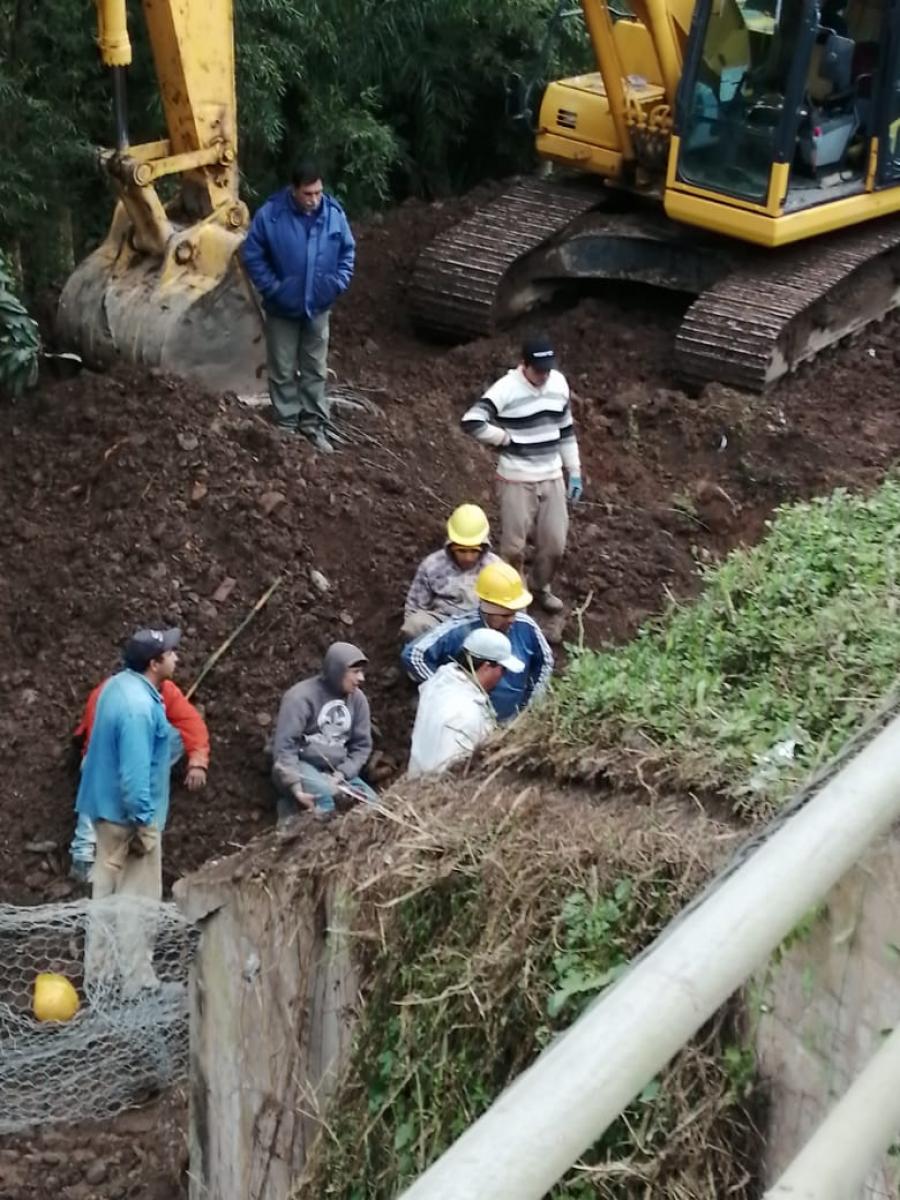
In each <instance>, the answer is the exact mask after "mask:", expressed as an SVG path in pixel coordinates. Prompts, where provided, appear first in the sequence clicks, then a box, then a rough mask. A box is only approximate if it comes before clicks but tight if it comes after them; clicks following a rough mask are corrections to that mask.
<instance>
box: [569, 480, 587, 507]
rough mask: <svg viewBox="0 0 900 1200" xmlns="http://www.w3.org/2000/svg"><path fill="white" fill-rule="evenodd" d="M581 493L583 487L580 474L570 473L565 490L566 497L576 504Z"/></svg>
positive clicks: (582, 492) (582, 493)
mask: <svg viewBox="0 0 900 1200" xmlns="http://www.w3.org/2000/svg"><path fill="white" fill-rule="evenodd" d="M583 495H584V487H583V485H582V482H581V476H580V475H570V476H569V486H568V488H567V490H566V499H567V500H570V501H571V502H572V503H573V504H577V503H578V501H579V500H580V499H581V497H582V496H583Z"/></svg>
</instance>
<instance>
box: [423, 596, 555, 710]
mask: <svg viewBox="0 0 900 1200" xmlns="http://www.w3.org/2000/svg"><path fill="white" fill-rule="evenodd" d="M481 628H487V625H486V623H485V620H484V618H483V617H482V615H481V611H480V609H477V608H476V609H473V610H472V611H471V612H468V613H462V614H460V616H458V617H451V618H450V620H449V621H444V623H443V624H442V625H436V626H435V628H434V629H430V630H429V631H428V632H427V633H423V634H422V636H421V637H420V638H416V640H415V641H414V642H409V643H408V645H406V646H404V648H403V653H402V655H401V657H402V659H403V665H404V667H405V668H406V673H407V674H408V675H409V677H410V679H412V680H414V681H415V682H416V683H424V682H425V680H426V679H430V678H431V676H432V675H433V674H434V673H435V671H436V670H437V669H438V667H440V666H443V664H444V663H447V662H450V661H451V660H453V659H455V658H456V656H457V654H459V652H460V650H461V649H462V644H463V642H464V641H465V640H466V638H467V637H468V636H469V634H470V633H471V632H472V630H473V629H481ZM505 632H506V636H507V637H508V638H509V641H510V645H511V646H512V652H513V654H514V655H515V656H516V657H517V658H520V659H521V660H522V662H523V663H524V664H525V669H524V671H520V672H519V674H518V675H514V674H512V673H511V672H510V671H504V672H503V676H502V678H501V680H500V682H499V683H498V684H497V686H496V687H495V688H494V690H493V691H492V692H491V704H492V705H493V706H494V712H495V713H496V714H497V719H498V720H499V721H509V720H511V718H512V717H514V716H515V715H516V714H517V713H519V712H521V711H522V709H523V708H524V707H525V706H526V705H527V704H530V703H531V701H532V700H533V699H534V697H535V696H539V695H540V694H541V693H542V692H544V691H545V690H546V689H547V686H548V685H549V683H550V676H551V675H552V673H553V651H552V650H551V649H550V646H549V645H548V644H547V639H546V638H545V637H544V635H543V633H542V632H541V628H540V626H539V625H538V623H537V621H535V620H534V618H533V617H529V615H528V614H527V613H523V612H520V613H516V619H515V620H514V621H513V623H512V625H511V626H510V627H509V629H507V630H506V631H505Z"/></svg>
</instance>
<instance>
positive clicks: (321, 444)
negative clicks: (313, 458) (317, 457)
mask: <svg viewBox="0 0 900 1200" xmlns="http://www.w3.org/2000/svg"><path fill="white" fill-rule="evenodd" d="M304 434H305V436H306V438H307V439H308V440H309V442H310V444H311V445H312V448H313V449H314V450H318V452H319V453H320V454H334V446H332V444H331V442H329V440H328V438H327V437H326V436H325V434H324V433H323V432H322V430H321V429H314V430H312V432H310V433H307V432H306V431H305V430H304Z"/></svg>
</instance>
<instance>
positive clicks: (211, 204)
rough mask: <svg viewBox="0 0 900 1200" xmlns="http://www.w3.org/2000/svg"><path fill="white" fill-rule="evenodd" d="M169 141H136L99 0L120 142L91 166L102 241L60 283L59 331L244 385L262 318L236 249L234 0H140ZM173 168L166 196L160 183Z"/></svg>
mask: <svg viewBox="0 0 900 1200" xmlns="http://www.w3.org/2000/svg"><path fill="white" fill-rule="evenodd" d="M142 7H143V13H144V20H145V25H146V29H147V36H148V39H149V42H150V47H151V51H152V54H153V61H154V66H155V70H156V76H157V81H158V85H159V91H160V97H161V100H162V107H163V113H164V116H165V123H166V135H167V136H166V137H164V138H160V139H159V140H158V141H153V142H145V143H142V144H139V145H132V144H131V141H130V137H129V130H128V114H127V71H128V67H129V65H130V63H131V60H132V48H131V41H130V38H129V32H128V23H127V13H126V3H125V0H97V26H98V36H97V41H98V45H99V49H100V57H101V60H102V62H103V64H104V65H105V66H106V67H108V68H109V69H110V73H111V76H112V83H113V109H114V118H115V147H114V148H112V149H106V150H103V151H101V153H100V162H101V165H102V167H103V170H104V171H105V173H106V175H107V177H108V179H109V181H110V183H111V185H112V187H113V189H114V191H115V194H116V196H117V198H118V203H117V205H116V209H115V212H114V214H113V219H112V223H111V227H110V230H109V233H108V235H107V238H106V240H105V241H104V242H103V244H102V245H101V246H100V247H99V248H98V249H97V250H95V251H94V253H93V254H91V255H90V256H89V257H88V258H87V259H86V260H85V261H84V262H83V263H81V264H80V265H79V266H78V267H77V268H76V270H75V272H74V273H73V275H72V276H71V278H70V279H69V281H68V283H67V284H66V287H65V289H64V290H63V294H62V298H61V301H60V311H59V322H58V327H59V333H60V336H61V338H62V340H63V341H65V342H67V343H70V344H72V345H73V347H74V348H77V349H79V350H80V351H81V352H82V353H83V354H84V355H85V357H86V359H88V360H89V361H90V360H94V361H95V362H99V363H102V364H109V363H111V362H114V361H117V360H119V361H122V360H124V361H127V362H133V363H138V364H145V365H148V366H155V367H162V368H165V369H170V370H172V371H174V372H176V373H179V374H185V375H192V376H195V377H197V378H198V379H200V380H201V381H202V382H205V383H207V384H208V385H210V386H216V387H231V388H238V389H241V388H248V387H252V386H253V385H254V384H255V382H256V380H257V378H258V375H259V365H260V362H261V360H262V357H263V355H262V351H261V343H262V326H261V317H260V313H259V309H258V307H257V305H256V302H255V297H254V296H253V293H252V290H251V289H250V286H249V284H248V283H247V282H246V280H245V278H244V276H243V273H242V271H241V268H240V263H239V260H238V259H237V256H236V251H237V249H238V247H239V245H240V242H241V240H242V238H243V234H244V231H245V230H246V227H247V223H248V212H247V208H246V205H244V204H243V202H242V201H241V199H240V195H239V190H238V189H239V177H238V164H237V100H236V95H235V71H234V28H233V4H232V0H207V2H206V3H199V2H198V0H142ZM170 176H177V177H178V180H179V189H178V192H177V194H176V196H175V198H174V199H173V200H172V201H170V202H169V203H166V204H164V203H163V201H162V199H161V197H160V195H159V193H158V191H157V187H156V185H157V183H158V181H159V180H161V179H164V178H166V177H170Z"/></svg>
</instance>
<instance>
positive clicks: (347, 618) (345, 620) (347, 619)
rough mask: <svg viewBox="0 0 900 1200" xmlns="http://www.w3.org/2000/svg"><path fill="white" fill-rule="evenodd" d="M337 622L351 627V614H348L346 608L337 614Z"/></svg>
mask: <svg viewBox="0 0 900 1200" xmlns="http://www.w3.org/2000/svg"><path fill="white" fill-rule="evenodd" d="M339 620H340V621H341V623H342V624H343V625H352V624H353V615H352V613H348V612H347V610H346V608H345V609H342V611H341V613H340V614H339Z"/></svg>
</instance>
